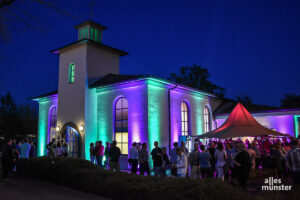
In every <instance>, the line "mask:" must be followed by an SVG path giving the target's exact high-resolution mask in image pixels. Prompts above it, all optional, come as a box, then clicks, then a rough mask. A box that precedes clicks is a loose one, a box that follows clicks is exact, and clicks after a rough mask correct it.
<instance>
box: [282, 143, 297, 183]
mask: <svg viewBox="0 0 300 200" xmlns="http://www.w3.org/2000/svg"><path fill="white" fill-rule="evenodd" d="M290 144H291V150H289V151H288V152H287V153H286V156H285V162H286V167H287V168H288V169H289V170H290V172H291V177H292V179H293V183H294V184H295V185H300V148H299V147H298V140H297V139H294V140H292V141H291V143H290Z"/></svg>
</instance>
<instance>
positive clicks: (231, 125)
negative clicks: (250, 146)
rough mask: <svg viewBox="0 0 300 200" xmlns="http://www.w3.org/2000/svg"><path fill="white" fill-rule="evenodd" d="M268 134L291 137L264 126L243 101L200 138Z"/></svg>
mask: <svg viewBox="0 0 300 200" xmlns="http://www.w3.org/2000/svg"><path fill="white" fill-rule="evenodd" d="M267 135H271V136H281V137H282V136H284V137H291V136H290V135H288V134H283V133H279V132H277V131H273V130H271V129H268V128H265V127H263V126H262V125H260V124H259V123H258V122H257V121H256V120H255V119H254V118H253V117H252V115H251V114H250V113H249V112H248V110H247V109H246V108H245V107H244V106H243V105H242V104H241V103H238V104H237V105H236V106H235V108H234V109H233V110H232V112H231V113H230V115H229V116H228V118H227V119H226V121H225V122H224V124H223V125H222V126H221V127H219V128H217V129H216V130H214V131H211V132H208V133H205V134H203V135H200V136H199V138H220V139H224V138H235V137H256V136H267Z"/></svg>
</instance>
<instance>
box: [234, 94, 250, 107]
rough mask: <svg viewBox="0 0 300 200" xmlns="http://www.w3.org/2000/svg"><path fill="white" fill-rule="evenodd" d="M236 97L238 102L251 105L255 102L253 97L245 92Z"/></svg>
mask: <svg viewBox="0 0 300 200" xmlns="http://www.w3.org/2000/svg"><path fill="white" fill-rule="evenodd" d="M236 99H237V101H238V102H241V103H242V104H243V105H244V106H250V105H252V104H253V101H252V98H251V97H250V96H249V95H246V94H244V93H241V94H239V95H237V97H236Z"/></svg>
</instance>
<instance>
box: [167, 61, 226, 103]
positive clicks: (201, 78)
mask: <svg viewBox="0 0 300 200" xmlns="http://www.w3.org/2000/svg"><path fill="white" fill-rule="evenodd" d="M209 76H210V74H209V72H208V70H207V69H206V68H203V67H201V66H199V65H195V64H194V65H193V66H183V67H181V68H180V69H179V73H178V74H177V73H171V74H170V77H169V80H170V81H174V82H176V83H180V84H183V85H187V86H189V87H192V88H196V89H199V90H202V91H205V92H209V93H213V94H215V95H217V96H219V97H224V95H225V89H224V88H222V87H220V86H218V85H216V84H214V83H212V82H211V81H210V80H208V78H209Z"/></svg>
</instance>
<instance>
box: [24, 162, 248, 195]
mask: <svg viewBox="0 0 300 200" xmlns="http://www.w3.org/2000/svg"><path fill="white" fill-rule="evenodd" d="M20 173H21V175H22V176H24V177H33V178H38V179H42V180H45V181H50V182H53V183H56V184H60V185H64V186H68V187H71V188H74V189H77V190H81V191H85V192H90V193H94V194H99V195H101V196H103V197H108V198H111V199H142V200H148V199H166V200H168V199H170V200H177V199H211V200H218V199H222V200H227V199H228V200H240V199H243V200H246V199H250V197H249V196H248V194H247V193H246V192H244V191H242V190H240V189H238V188H235V187H233V186H231V185H229V184H227V183H224V182H222V181H220V180H218V179H199V180H194V179H186V178H159V177H153V176H146V177H145V176H138V175H131V174H127V173H122V172H120V173H113V172H110V171H107V170H104V169H101V168H98V167H97V166H95V165H93V164H92V163H91V162H89V161H86V160H82V159H74V158H49V157H40V158H35V159H32V160H29V161H27V162H24V163H22V170H21V172H20Z"/></svg>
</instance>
